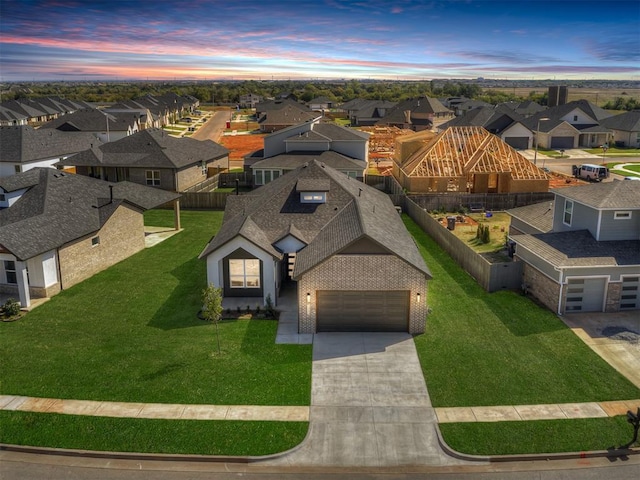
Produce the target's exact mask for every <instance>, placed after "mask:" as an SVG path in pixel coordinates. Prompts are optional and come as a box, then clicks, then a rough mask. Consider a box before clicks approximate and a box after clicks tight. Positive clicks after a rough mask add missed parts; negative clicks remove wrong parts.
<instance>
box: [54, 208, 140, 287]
mask: <svg viewBox="0 0 640 480" xmlns="http://www.w3.org/2000/svg"><path fill="white" fill-rule="evenodd" d="M95 237H99V239H100V242H99V244H97V245H93V241H92V240H93V239H94V238H95ZM143 249H144V223H143V218H142V212H141V211H140V210H137V209H134V208H132V207H129V206H126V205H120V206H119V207H118V208H117V209H116V211H115V212H114V213H113V215H111V218H109V220H107V222H106V223H105V224H104V225H103V227H102V228H101V229H100V231H98V232H96V233H95V234H93V235H89V236H86V237H84V238H81V239H79V240H77V241H75V242H71V243H68V244H66V245H64V246H63V247H61V248H60V249H59V251H58V261H59V265H60V272H61V276H62V279H61V280H62V281H61V283H62V288H69V287H71V286H72V285H75V284H76V283H78V282H81V281H82V280H85V279H87V278H89V277H91V276H92V275H94V274H96V273H98V272H99V271H101V270H104V269H105V268H107V267H110V266H111V265H114V264H116V263H118V262H119V261H121V260H124V259H125V258H127V257H129V256H130V255H133V254H134V253H136V252H139V251H140V250H143Z"/></svg>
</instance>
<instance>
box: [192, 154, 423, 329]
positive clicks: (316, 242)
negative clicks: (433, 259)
mask: <svg viewBox="0 0 640 480" xmlns="http://www.w3.org/2000/svg"><path fill="white" fill-rule="evenodd" d="M200 258H201V259H204V260H206V262H207V281H208V282H209V283H213V284H214V285H215V286H218V287H220V288H222V289H223V295H224V296H225V297H247V298H248V299H253V300H254V302H255V299H260V301H262V302H263V303H266V302H267V299H271V301H272V302H273V303H274V304H276V305H277V302H278V297H279V294H280V292H281V289H283V288H295V290H296V292H297V297H298V332H299V333H315V332H323V331H402V332H409V333H413V334H419V333H422V332H424V330H425V323H426V315H427V281H428V280H429V279H430V278H431V275H430V272H429V269H428V268H427V266H426V265H425V263H424V260H423V259H422V256H421V255H420V252H419V251H418V249H417V246H416V244H415V242H414V241H413V239H412V237H411V236H410V235H409V233H408V232H407V230H406V228H405V227H404V224H403V222H402V220H401V218H400V216H399V215H398V212H397V211H396V209H395V207H394V206H393V204H392V202H391V200H390V199H389V197H388V196H387V195H386V194H384V193H382V192H380V191H378V190H376V189H375V188H373V187H369V186H367V185H365V184H363V183H361V182H359V181H357V180H355V179H353V178H349V177H348V176H346V175H344V174H343V173H341V172H338V171H336V170H334V169H332V168H331V167H329V166H327V165H324V164H322V163H321V162H319V161H317V160H312V161H310V162H309V163H308V164H305V165H301V166H299V167H298V168H297V169H295V170H293V171H291V172H289V173H287V174H286V175H282V176H280V177H278V178H276V179H274V180H273V181H271V182H270V183H268V184H266V185H264V186H263V187H261V188H258V189H256V190H254V191H253V192H251V193H249V194H245V195H234V196H230V197H229V198H228V200H227V205H226V208H225V215H224V219H223V224H222V227H221V228H220V230H219V232H218V233H217V234H216V235H215V236H214V237H213V238H212V239H211V240H210V241H209V243H208V244H207V245H206V247H205V248H204V250H203V251H202V253H201V254H200Z"/></svg>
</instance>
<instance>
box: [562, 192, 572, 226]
mask: <svg viewBox="0 0 640 480" xmlns="http://www.w3.org/2000/svg"><path fill="white" fill-rule="evenodd" d="M567 207H569V208H567ZM567 213H569V222H568V223H567V221H566V218H567ZM562 223H564V224H565V225H567V226H569V227H570V226H571V224H572V223H573V200H569V199H568V198H565V199H564V208H563V210H562Z"/></svg>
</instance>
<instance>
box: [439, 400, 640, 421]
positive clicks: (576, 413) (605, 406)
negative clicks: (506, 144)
mask: <svg viewBox="0 0 640 480" xmlns="http://www.w3.org/2000/svg"><path fill="white" fill-rule="evenodd" d="M638 408H640V399H639V400H621V401H614V402H588V403H555V404H548V405H510V406H494V407H449V408H436V409H435V412H436V416H437V417H438V423H467V422H514V421H516V422H517V421H528V420H568V419H576V418H603V417H614V416H616V415H625V414H626V413H627V411H628V410H631V411H632V412H634V413H635V412H636V410H637V409H638Z"/></svg>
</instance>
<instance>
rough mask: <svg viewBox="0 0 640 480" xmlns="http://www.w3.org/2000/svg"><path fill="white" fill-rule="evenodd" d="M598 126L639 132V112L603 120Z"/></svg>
mask: <svg viewBox="0 0 640 480" xmlns="http://www.w3.org/2000/svg"><path fill="white" fill-rule="evenodd" d="M600 124H601V125H603V126H605V127H607V128H610V129H613V130H622V131H624V132H640V110H633V111H631V112H626V113H621V114H620V115H613V116H611V117H609V118H605V119H603V120H602V121H601V122H600Z"/></svg>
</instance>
